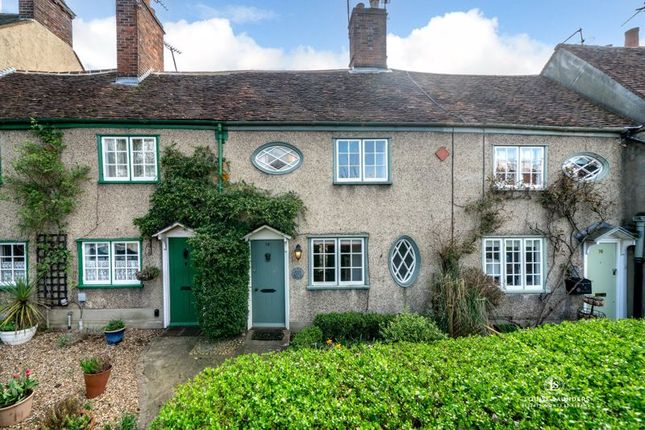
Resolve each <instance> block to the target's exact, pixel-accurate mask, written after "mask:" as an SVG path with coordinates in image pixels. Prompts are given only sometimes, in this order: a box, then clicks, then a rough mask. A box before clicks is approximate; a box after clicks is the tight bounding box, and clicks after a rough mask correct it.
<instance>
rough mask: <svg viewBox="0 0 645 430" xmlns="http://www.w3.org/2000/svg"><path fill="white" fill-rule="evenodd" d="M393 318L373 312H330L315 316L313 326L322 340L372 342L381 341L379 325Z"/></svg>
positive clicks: (390, 315)
mask: <svg viewBox="0 0 645 430" xmlns="http://www.w3.org/2000/svg"><path fill="white" fill-rule="evenodd" d="M393 318H394V315H392V314H377V313H374V312H369V313H363V312H342V313H337V312H331V313H327V314H318V315H316V318H314V325H315V326H316V327H319V328H320V330H321V331H322V334H323V339H324V340H327V339H332V340H334V341H338V342H347V341H349V342H356V341H373V340H380V339H381V333H380V330H381V329H380V326H381V324H385V323H387V322H389V321H390V320H392V319H393Z"/></svg>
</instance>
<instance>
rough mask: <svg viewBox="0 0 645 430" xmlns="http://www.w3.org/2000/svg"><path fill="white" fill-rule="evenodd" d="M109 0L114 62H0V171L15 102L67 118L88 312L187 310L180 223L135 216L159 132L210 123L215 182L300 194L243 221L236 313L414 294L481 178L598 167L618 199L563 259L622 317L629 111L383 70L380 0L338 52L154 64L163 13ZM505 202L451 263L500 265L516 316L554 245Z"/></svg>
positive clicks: (583, 173)
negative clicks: (272, 216)
mask: <svg viewBox="0 0 645 430" xmlns="http://www.w3.org/2000/svg"><path fill="white" fill-rule="evenodd" d="M116 3H117V29H118V31H117V39H118V40H117V46H118V53H117V55H118V61H117V63H118V68H117V70H114V71H102V72H83V73H73V74H69V73H67V74H51V73H49V74H40V73H22V72H12V73H5V74H4V75H3V76H1V77H0V93H2V94H10V95H11V96H9V97H4V98H3V99H4V100H3V103H2V104H1V105H0V156H1V157H2V174H3V175H7V174H10V173H11V168H12V167H11V165H12V161H13V160H14V159H15V157H16V154H17V151H18V149H19V148H20V145H21V144H22V143H23V142H24V141H25V140H27V139H30V138H31V134H30V132H29V131H28V127H29V119H30V118H36V119H39V120H40V121H42V122H44V123H47V124H51V125H53V126H56V127H58V128H60V129H62V130H64V139H65V143H66V145H67V148H68V149H67V151H66V152H65V154H64V158H65V161H66V162H68V163H80V164H84V165H89V166H91V172H90V175H91V181H90V182H89V183H86V184H85V185H84V194H83V196H82V198H81V201H80V202H79V207H78V209H77V211H76V213H75V214H74V215H72V216H71V217H70V219H69V226H68V229H67V232H66V234H67V236H66V240H67V246H68V248H69V249H70V250H71V251H72V254H73V256H74V259H75V262H74V264H72V267H73V270H72V272H73V273H72V274H71V276H70V278H72V279H73V282H74V283H75V284H77V288H78V289H77V290H74V296H73V297H68V298H69V299H70V300H77V299H78V300H79V301H80V302H82V304H83V308H84V320H85V322H86V324H89V325H99V324H101V323H102V322H104V321H106V320H109V319H111V318H114V317H119V318H122V319H125V320H127V321H128V323H129V324H130V325H136V326H140V327H156V328H158V327H167V326H173V325H194V324H195V323H196V320H197V319H196V314H195V311H194V309H191V307H190V306H191V305H190V303H191V300H192V298H191V297H192V296H191V295H192V293H191V290H190V284H188V285H187V283H188V282H187V281H186V280H187V279H188V280H190V279H191V273H190V268H189V265H187V264H185V262H186V261H187V259H188V258H189V255H190V246H189V244H188V243H187V241H186V238H187V237H190V236H191V235H192V234H193V231H192V230H191V226H189V225H181V224H179V223H176V224H173V225H169V226H168V227H167V228H165V229H163V230H162V231H160V232H158V233H157V235H156V236H155V238H154V240H145V241H143V240H141V239H140V238H139V231H138V229H137V228H136V227H135V226H134V225H133V223H132V220H133V219H134V218H135V217H138V216H141V215H144V214H145V213H146V212H147V211H148V208H149V205H148V198H149V197H150V195H151V194H152V193H153V191H154V189H155V184H156V183H158V182H159V180H160V173H159V172H160V169H159V154H160V152H161V151H163V149H164V148H166V147H168V146H170V145H176V147H177V148H179V149H180V150H181V151H183V152H186V153H188V152H191V151H192V148H194V147H197V146H200V145H206V146H208V147H210V148H212V149H213V150H214V151H215V152H216V151H217V148H218V140H219V141H220V142H221V141H222V140H224V139H226V141H225V144H224V145H223V146H222V147H223V152H220V153H218V156H219V157H225V158H226V160H227V161H228V162H229V163H230V175H231V179H232V180H245V181H249V182H252V183H254V184H256V185H258V186H260V187H262V188H265V189H268V190H271V191H273V192H276V193H279V192H286V191H294V192H296V193H298V194H299V195H300V196H301V198H302V199H303V200H304V203H305V205H306V206H307V208H308V211H307V216H306V218H303V219H301V220H300V223H299V233H298V235H297V236H294V237H289V236H287V235H285V234H283V233H282V232H280V231H276V230H275V229H273V228H272V227H271V226H259V228H258V229H257V230H255V231H252V232H249V234H248V236H247V237H246V239H247V240H248V241H249V242H250V245H249V246H250V247H251V261H250V262H249V270H250V273H252V276H251V285H249V321H248V325H249V327H277V326H279V327H283V326H286V327H287V328H292V329H297V328H299V327H302V326H303V325H304V324H306V323H308V322H310V321H311V320H312V319H313V318H314V316H315V315H316V314H318V313H320V312H328V311H346V310H357V311H376V312H400V311H402V310H403V309H404V308H405V307H406V306H407V307H409V308H411V309H412V310H417V311H421V310H423V309H424V307H425V305H426V303H427V302H428V299H429V295H430V283H431V280H432V279H433V277H434V276H435V275H436V274H438V273H439V270H440V268H439V262H438V258H437V254H438V250H439V249H440V247H441V246H442V244H444V243H445V242H446V241H448V240H450V238H451V237H461V236H463V235H464V234H466V232H468V231H469V230H470V229H471V228H472V226H473V224H474V220H473V219H472V217H471V216H470V215H468V214H466V213H465V210H464V206H465V205H466V204H467V203H469V202H471V201H473V200H475V199H478V198H480V197H481V196H482V195H483V193H485V191H486V190H487V188H488V180H489V178H491V177H497V178H501V179H505V180H511V181H513V182H515V183H519V184H522V185H523V186H524V187H526V188H529V189H530V190H531V191H530V192H531V193H538V192H539V190H541V189H543V188H544V187H545V186H546V185H548V184H549V183H552V182H553V181H554V180H555V178H556V177H557V176H558V175H559V174H560V172H562V171H563V169H564V168H565V167H573V168H575V169H576V171H577V173H578V177H580V178H581V179H582V180H593V181H598V183H599V185H600V188H601V190H602V192H603V195H604V196H606V198H607V200H613V201H615V205H613V206H612V207H611V213H610V214H609V215H610V216H609V218H608V219H606V220H605V224H603V225H602V227H601V228H599V229H596V230H595V231H594V234H593V235H592V236H590V237H589V238H588V240H589V243H587V244H586V245H585V252H584V253H583V252H580V253H579V255H577V256H576V263H577V264H578V265H580V267H582V268H583V270H584V271H585V272H586V273H587V274H588V276H589V277H590V278H591V279H592V281H594V282H593V289H594V291H593V292H594V293H600V294H605V295H606V301H607V303H608V304H607V306H606V309H605V311H606V313H607V314H608V316H609V317H611V318H624V317H626V316H628V309H629V308H630V307H631V306H632V303H631V302H629V298H628V296H627V292H626V289H627V285H628V281H627V280H628V278H629V277H630V276H631V275H630V274H629V273H628V271H627V267H628V264H627V263H628V262H627V252H628V250H629V249H630V248H631V249H633V247H634V244H635V240H636V234H634V233H633V232H631V231H629V230H628V229H627V228H625V226H624V224H623V222H624V220H625V217H626V212H625V206H626V203H625V201H626V200H627V198H628V196H626V195H625V194H624V193H625V189H624V184H625V182H626V180H627V178H626V177H625V175H626V174H627V173H626V172H625V166H626V165H627V161H626V157H625V152H626V151H627V150H628V149H627V148H626V147H625V142H626V136H625V130H626V127H634V126H638V125H639V124H640V122H639V120H637V119H634V118H633V117H631V116H629V115H627V114H626V113H625V112H622V111H619V110H618V109H615V108H613V107H611V106H607V105H605V104H600V103H598V102H596V101H594V100H593V99H591V98H589V97H588V96H587V95H585V94H584V93H581V92H580V91H577V90H576V89H572V88H569V87H568V86H567V85H564V84H561V83H559V82H557V80H555V79H554V78H552V77H550V76H548V75H547V74H546V73H545V74H541V75H536V76H466V75H444V74H430V73H417V72H407V71H403V70H391V69H388V67H387V48H386V37H385V35H386V34H387V31H386V22H387V12H386V10H385V9H383V8H382V7H381V5H380V2H379V1H378V0H373V1H371V2H370V6H369V7H367V6H364V5H363V4H358V5H357V6H356V7H355V8H354V9H353V11H352V15H351V19H350V24H349V26H350V28H349V34H350V56H351V59H350V68H349V69H343V70H323V71H240V72H207V73H169V72H164V71H163V29H162V27H161V24H160V23H159V22H158V21H157V19H156V18H155V16H154V12H153V11H152V8H151V7H150V4H149V0H117V1H116ZM564 49H568V48H567V47H560V48H559V49H558V51H556V54H555V55H556V56H557V55H559V54H558V52H560V51H562V50H564ZM571 49H572V50H573V48H571ZM590 49H591V48H590ZM635 49H642V48H635ZM567 52H569V51H567ZM219 130H224V131H225V133H221V132H220V131H219ZM641 174H642V172H641ZM506 205H507V206H506V209H505V218H506V221H505V223H504V225H503V226H502V228H501V229H500V230H499V231H497V232H496V233H495V234H493V235H490V236H487V237H485V238H483V240H481V241H479V242H478V246H477V251H476V252H475V253H474V254H472V255H470V256H468V257H467V258H466V260H465V263H466V264H468V265H471V266H475V267H480V268H482V269H483V270H484V271H485V272H486V273H487V274H489V275H491V276H493V277H495V278H496V279H497V280H498V281H499V284H500V288H502V289H503V290H504V291H505V293H506V295H505V299H504V302H503V303H502V304H501V306H500V307H499V308H498V309H497V317H498V318H500V319H510V320H513V321H516V322H519V323H526V322H529V321H532V320H533V319H534V318H535V312H536V309H537V308H538V307H539V306H540V304H541V302H542V300H543V298H544V294H545V293H546V292H548V291H551V290H554V291H555V290H556V287H557V285H554V281H553V279H552V278H549V280H547V273H548V269H549V267H550V266H551V265H552V264H555V265H558V264H560V263H562V261H561V260H559V259H558V258H555V260H554V261H552V256H553V249H552V247H551V245H550V243H548V241H547V240H546V239H545V238H544V237H540V236H537V235H535V234H534V233H532V230H531V229H530V228H529V224H531V223H540V222H542V221H543V220H544V219H545V214H544V211H543V209H542V208H541V207H540V206H539V205H538V204H537V203H536V201H535V199H516V200H510V201H508V202H507V203H506ZM16 210H17V208H16V206H15V205H14V204H13V203H12V202H10V201H2V202H0V215H1V219H2V222H1V223H0V240H2V241H3V244H2V245H1V246H0V249H1V254H0V258H1V259H2V266H1V279H2V281H3V283H4V284H5V285H11V283H12V282H13V280H14V279H15V278H16V277H20V276H30V277H33V274H32V273H28V269H29V265H28V264H27V260H28V259H29V261H35V260H36V249H37V247H38V244H37V243H33V241H29V240H28V238H25V237H21V236H20V234H19V231H18V229H17V225H16V216H15V214H16ZM621 225H623V227H621ZM296 249H298V250H301V251H302V254H301V255H300V254H298V255H297V254H296V253H295V252H294V251H295V250H296ZM267 255H268V256H269V257H267ZM271 255H274V256H275V258H271ZM144 265H146V266H147V265H154V266H158V267H160V268H162V275H161V276H160V278H159V279H157V280H156V281H154V282H150V283H145V285H143V284H142V283H141V282H139V281H137V280H136V278H135V277H134V273H135V272H136V271H137V270H138V269H140V268H141V267H143V266H144ZM253 273H256V275H253ZM257 273H279V276H277V277H276V276H272V277H270V278H269V277H264V278H261V277H260V276H259V275H257ZM72 279H70V280H69V282H68V283H69V284H71V283H72ZM267 279H270V282H269V283H268V284H267V283H266V281H267ZM260 281H262V282H264V283H262V284H261V283H260ZM56 288H58V289H57V290H56V291H55V293H56V294H53V293H52V291H43V292H42V294H44V295H45V296H47V297H50V298H51V297H54V298H55V299H56V300H58V301H59V302H60V301H61V300H62V298H64V297H66V294H67V291H68V289H67V288H68V287H66V286H56ZM559 291H561V293H560V294H563V296H565V297H564V300H563V301H562V302H561V304H560V305H559V306H558V308H557V309H556V310H555V312H554V313H553V314H552V315H551V319H552V320H562V319H568V318H575V315H576V309H577V308H578V307H579V306H580V304H581V300H580V297H579V296H573V295H571V296H566V295H565V294H564V289H562V288H560V289H559ZM69 310H70V309H68V308H61V307H54V309H53V310H52V311H51V312H50V319H51V321H52V322H53V323H55V324H61V325H62V324H65V318H66V315H67V312H68V311H69ZM72 311H73V312H74V319H75V320H76V319H77V318H78V312H77V310H76V309H75V308H74V309H72Z"/></svg>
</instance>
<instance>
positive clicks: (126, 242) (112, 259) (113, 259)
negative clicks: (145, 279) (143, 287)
mask: <svg viewBox="0 0 645 430" xmlns="http://www.w3.org/2000/svg"><path fill="white" fill-rule="evenodd" d="M118 244H124V245H125V246H126V249H127V247H128V245H131V244H135V245H137V259H138V265H137V271H140V270H141V244H140V243H139V242H137V241H135V240H115V241H114V242H112V243H111V249H110V268H111V270H110V276H111V277H112V285H133V284H140V283H141V282H140V281H139V280H137V279H132V280H125V281H118V280H117V279H116V270H117V267H116V252H115V248H116V245H118ZM127 261H128V260H127V253H126V267H125V270H126V273H127Z"/></svg>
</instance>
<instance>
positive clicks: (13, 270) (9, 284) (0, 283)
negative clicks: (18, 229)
mask: <svg viewBox="0 0 645 430" xmlns="http://www.w3.org/2000/svg"><path fill="white" fill-rule="evenodd" d="M2 245H4V246H11V247H12V248H11V256H10V258H11V281H9V282H3V281H2V278H0V287H12V286H14V285H16V256H15V255H14V250H13V247H14V246H22V247H23V249H24V253H25V255H24V256H23V257H22V259H23V260H24V263H25V268H24V270H22V271H24V272H25V277H24V278H23V279H24V280H27V279H29V273H28V268H29V255H28V253H29V248H28V247H27V242H0V246H2ZM2 258H9V257H7V256H3V257H2ZM0 264H2V262H1V261H0Z"/></svg>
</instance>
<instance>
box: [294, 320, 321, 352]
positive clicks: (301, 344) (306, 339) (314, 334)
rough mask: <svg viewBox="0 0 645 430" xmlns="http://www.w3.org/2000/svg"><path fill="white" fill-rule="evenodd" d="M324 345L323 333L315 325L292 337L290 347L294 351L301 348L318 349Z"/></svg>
mask: <svg viewBox="0 0 645 430" xmlns="http://www.w3.org/2000/svg"><path fill="white" fill-rule="evenodd" d="M323 343H324V340H323V333H322V330H320V327H316V326H315V325H312V326H309V327H305V328H303V329H302V330H300V331H299V332H298V333H296V335H295V336H294V337H293V340H292V341H291V347H292V348H295V349H301V348H318V347H320V346H322V345H323Z"/></svg>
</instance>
